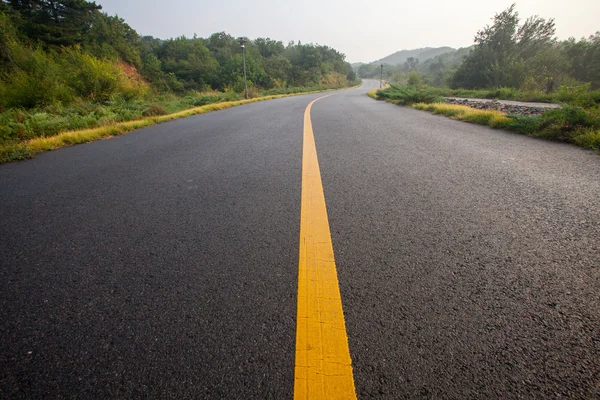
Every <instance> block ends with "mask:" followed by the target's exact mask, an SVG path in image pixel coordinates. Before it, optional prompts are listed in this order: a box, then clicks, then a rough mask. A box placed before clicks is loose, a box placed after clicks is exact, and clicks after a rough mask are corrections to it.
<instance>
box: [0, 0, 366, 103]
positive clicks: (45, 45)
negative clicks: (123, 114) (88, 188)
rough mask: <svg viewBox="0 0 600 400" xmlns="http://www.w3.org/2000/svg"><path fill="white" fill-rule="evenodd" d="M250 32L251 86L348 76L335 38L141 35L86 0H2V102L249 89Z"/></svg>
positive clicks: (330, 81)
mask: <svg viewBox="0 0 600 400" xmlns="http://www.w3.org/2000/svg"><path fill="white" fill-rule="evenodd" d="M240 39H243V40H244V41H245V46H246V67H247V75H248V85H249V87H250V89H251V91H257V90H268V89H277V88H289V87H314V86H338V87H339V86H346V85H348V83H349V82H350V81H354V80H355V74H354V72H353V71H352V68H351V67H350V64H348V63H347V62H345V56H344V55H343V54H341V53H340V52H338V51H336V50H335V49H332V48H330V47H327V46H320V45H313V44H301V43H300V42H298V43H294V42H290V43H288V44H283V43H282V42H281V41H277V40H273V39H270V38H258V39H254V40H250V39H248V38H234V37H232V36H231V35H229V34H227V33H225V32H218V33H214V34H212V35H211V36H210V37H208V38H200V37H196V36H194V37H191V38H190V37H185V36H181V37H177V38H172V39H167V40H162V39H158V38H153V37H151V36H140V35H139V34H138V33H137V32H136V31H135V29H133V28H132V27H130V26H129V25H128V24H127V23H126V22H125V21H124V20H123V19H122V18H119V17H118V16H110V15H107V14H106V13H103V12H102V7H101V5H99V4H97V3H96V2H93V1H92V2H90V1H85V0H52V1H50V0H0V66H1V72H0V109H7V108H11V107H22V108H33V107H44V106H50V105H56V104H61V105H63V106H64V105H69V104H72V103H74V102H77V101H81V100H86V101H94V102H103V101H109V100H111V98H114V97H115V96H120V97H123V98H125V99H132V98H142V97H144V96H146V95H148V94H149V93H150V94H157V93H175V94H180V95H183V94H186V93H190V92H191V91H196V92H206V91H220V92H240V91H242V90H243V71H242V68H243V66H242V50H241V47H240Z"/></svg>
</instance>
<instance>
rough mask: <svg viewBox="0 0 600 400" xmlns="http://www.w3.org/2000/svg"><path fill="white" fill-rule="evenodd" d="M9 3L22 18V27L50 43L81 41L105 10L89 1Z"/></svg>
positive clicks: (36, 38)
mask: <svg viewBox="0 0 600 400" xmlns="http://www.w3.org/2000/svg"><path fill="white" fill-rule="evenodd" d="M7 5H8V8H10V9H11V11H12V12H13V13H15V15H16V16H17V18H18V19H17V21H18V25H17V27H18V29H19V30H20V31H22V32H23V33H24V34H25V35H26V36H27V37H28V38H29V39H31V40H32V41H34V42H37V41H40V42H42V43H44V44H46V45H48V46H72V45H75V44H81V43H82V42H83V41H84V40H85V36H86V35H87V34H88V32H89V31H90V29H91V27H92V22H93V20H94V13H95V12H97V11H98V10H100V9H102V6H100V5H97V4H96V3H95V2H88V1H85V0H8V1H7Z"/></svg>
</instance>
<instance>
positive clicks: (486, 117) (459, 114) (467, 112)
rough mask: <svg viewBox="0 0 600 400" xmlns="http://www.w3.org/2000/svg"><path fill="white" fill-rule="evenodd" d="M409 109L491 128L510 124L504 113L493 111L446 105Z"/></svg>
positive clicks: (421, 104)
mask: <svg viewBox="0 0 600 400" xmlns="http://www.w3.org/2000/svg"><path fill="white" fill-rule="evenodd" d="M411 107H413V108H416V109H417V110H424V111H430V112H432V113H434V114H440V115H445V116H447V117H450V118H452V119H455V120H458V121H467V122H473V123H476V124H482V125H489V126H491V127H492V128H502V127H504V126H505V125H506V124H508V123H509V122H511V119H510V118H508V117H507V116H506V114H505V113H503V112H500V111H495V110H478V109H476V108H471V107H468V106H461V105H455V104H446V103H432V104H424V103H417V104H413V105H412V106H411Z"/></svg>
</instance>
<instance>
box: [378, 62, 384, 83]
mask: <svg viewBox="0 0 600 400" xmlns="http://www.w3.org/2000/svg"><path fill="white" fill-rule="evenodd" d="M379 88H380V89H381V88H383V64H381V78H379Z"/></svg>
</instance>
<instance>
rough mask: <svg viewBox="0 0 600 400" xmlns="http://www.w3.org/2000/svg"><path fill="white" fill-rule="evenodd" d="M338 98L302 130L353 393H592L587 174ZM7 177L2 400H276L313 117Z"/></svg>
mask: <svg viewBox="0 0 600 400" xmlns="http://www.w3.org/2000/svg"><path fill="white" fill-rule="evenodd" d="M375 85H376V82H374V81H365V84H364V85H363V87H361V88H358V89H353V90H347V91H340V92H338V93H336V94H335V95H334V96H330V97H328V98H325V99H322V100H320V101H319V102H317V103H315V105H314V106H313V108H312V124H313V128H314V135H315V140H316V147H317V153H318V157H319V163H320V167H321V175H322V181H323V187H324V192H325V199H326V202H327V209H328V216H329V223H330V227H331V237H332V241H333V248H334V252H335V256H336V262H337V272H338V277H339V286H340V291H341V296H342V303H343V310H344V314H345V320H346V329H347V334H348V341H349V348H350V353H351V356H352V360H353V367H354V380H355V386H356V392H357V395H358V397H359V398H387V399H398V398H407V399H415V398H450V399H459V398H460V399H462V398H472V399H476V398H494V399H495V398H498V399H511V398H515V399H517V398H519V399H521V398H575V399H577V398H581V399H592V398H600V157H599V156H598V155H596V154H594V153H592V152H590V151H585V150H581V149H578V148H576V147H573V146H570V145H563V144H559V143H551V142H546V141H542V140H535V139H531V138H527V137H523V136H519V135H516V134H513V133H510V132H504V131H498V130H492V129H489V128H487V127H481V126H475V125H470V124H466V123H462V122H457V121H452V120H450V119H447V118H445V117H440V116H434V115H430V114H428V113H424V112H421V111H416V110H412V109H407V108H402V107H398V106H394V105H391V104H389V103H383V102H376V101H374V100H372V99H370V98H368V97H367V96H365V93H366V91H367V90H369V89H370V88H371V87H373V86H375ZM320 96H321V95H318V94H316V95H305V96H298V97H290V98H285V99H279V100H272V101H267V102H261V103H253V104H249V105H245V106H241V107H236V108H233V109H228V110H223V111H218V112H213V113H209V114H205V115H201V116H194V117H189V118H186V119H183V120H178V121H173V122H170V123H166V124H162V125H157V126H154V127H149V128H144V129H141V130H139V131H136V132H133V133H130V134H128V135H124V136H120V137H117V138H112V139H109V140H102V141H98V142H94V143H89V144H85V145H79V146H75V147H71V148H66V149H62V150H58V151H53V152H49V153H45V154H42V155H40V156H38V157H37V158H35V159H33V160H28V161H25V162H19V163H15V164H9V165H3V166H0V222H1V223H0V397H2V398H10V399H18V398H81V399H92V398H94V399H95V398H123V399H131V398H161V399H163V398H174V399H182V398H190V399H193V398H207V399H213V398H214V399H218V398H224V399H262V398H272V399H285V398H292V396H293V387H294V349H295V334H296V332H295V330H296V296H297V282H298V272H297V268H298V235H299V226H300V193H301V172H302V171H301V166H302V164H301V162H302V129H303V113H304V110H305V108H306V106H307V104H308V103H309V102H310V101H311V100H314V99H316V98H318V97H320Z"/></svg>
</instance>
